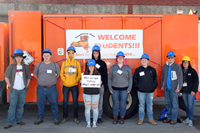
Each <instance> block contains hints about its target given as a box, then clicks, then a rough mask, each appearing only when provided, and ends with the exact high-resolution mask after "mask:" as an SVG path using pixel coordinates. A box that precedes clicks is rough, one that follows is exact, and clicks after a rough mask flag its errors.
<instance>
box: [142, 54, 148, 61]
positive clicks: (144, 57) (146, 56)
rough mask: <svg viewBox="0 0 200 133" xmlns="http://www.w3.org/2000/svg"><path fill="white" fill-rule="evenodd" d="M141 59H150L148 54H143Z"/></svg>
mask: <svg viewBox="0 0 200 133" xmlns="http://www.w3.org/2000/svg"><path fill="white" fill-rule="evenodd" d="M140 59H147V60H149V56H148V55H147V54H143V55H142V56H141V58H140Z"/></svg>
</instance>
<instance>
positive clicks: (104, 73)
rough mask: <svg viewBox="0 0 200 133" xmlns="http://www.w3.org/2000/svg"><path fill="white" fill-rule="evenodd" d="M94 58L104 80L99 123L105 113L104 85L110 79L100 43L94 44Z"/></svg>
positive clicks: (101, 89) (100, 91)
mask: <svg viewBox="0 0 200 133" xmlns="http://www.w3.org/2000/svg"><path fill="white" fill-rule="evenodd" d="M92 59H94V60H95V62H96V65H95V67H96V69H97V70H98V72H99V73H100V74H101V81H102V86H101V88H100V89H99V95H100V96H99V107H98V109H99V116H98V120H97V122H98V123H102V122H103V121H102V114H103V94H104V87H105V85H107V81H108V74H107V65H106V63H105V62H104V61H103V60H101V52H100V47H99V46H98V45H94V46H93V48H92Z"/></svg>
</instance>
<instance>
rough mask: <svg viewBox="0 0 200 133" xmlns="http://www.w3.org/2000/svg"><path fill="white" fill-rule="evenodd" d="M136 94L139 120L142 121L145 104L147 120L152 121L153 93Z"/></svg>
mask: <svg viewBox="0 0 200 133" xmlns="http://www.w3.org/2000/svg"><path fill="white" fill-rule="evenodd" d="M137 94H138V100H139V119H144V115H145V112H144V109H145V103H146V109H147V116H148V119H153V96H154V92H152V93H143V92H140V91H137Z"/></svg>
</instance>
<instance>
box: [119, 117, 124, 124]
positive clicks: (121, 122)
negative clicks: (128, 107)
mask: <svg viewBox="0 0 200 133" xmlns="http://www.w3.org/2000/svg"><path fill="white" fill-rule="evenodd" d="M119 123H120V124H124V116H121V119H120V122H119Z"/></svg>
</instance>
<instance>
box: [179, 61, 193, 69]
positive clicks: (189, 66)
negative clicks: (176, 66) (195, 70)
mask: <svg viewBox="0 0 200 133" xmlns="http://www.w3.org/2000/svg"><path fill="white" fill-rule="evenodd" d="M183 62H184V61H182V63H181V68H182V69H184V67H183ZM188 62H189V65H188V68H192V66H191V64H190V61H188Z"/></svg>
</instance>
